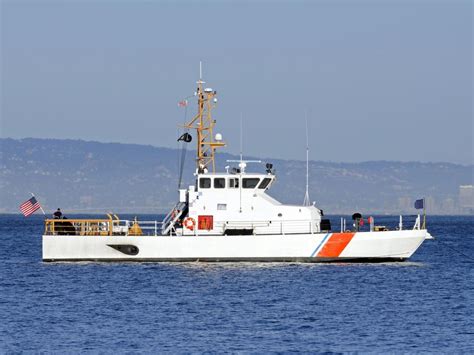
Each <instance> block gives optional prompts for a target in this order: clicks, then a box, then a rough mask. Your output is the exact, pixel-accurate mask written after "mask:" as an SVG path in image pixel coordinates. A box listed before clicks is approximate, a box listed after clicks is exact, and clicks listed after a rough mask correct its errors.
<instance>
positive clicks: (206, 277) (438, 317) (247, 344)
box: [0, 215, 474, 353]
mask: <svg viewBox="0 0 474 355" xmlns="http://www.w3.org/2000/svg"><path fill="white" fill-rule="evenodd" d="M146 218H147V219H149V218H150V217H149V216H147V217H146ZM377 222H378V223H380V222H383V223H385V224H388V225H390V224H391V223H392V224H393V225H395V224H396V223H397V222H398V220H397V217H383V218H382V217H380V218H379V217H378V218H377ZM338 223H339V222H338V219H337V218H333V225H336V226H337V225H338ZM428 226H429V230H430V232H431V233H432V235H433V236H435V237H436V238H437V239H436V240H434V241H425V243H424V244H423V245H422V247H421V248H420V249H419V250H418V251H417V253H416V254H415V255H414V256H413V257H412V259H410V261H406V262H401V263H381V264H370V263H367V264H365V263H358V264H343V263H335V264H298V263H293V264H283V263H267V264H265V263H223V264H218V263H215V264H213V263H175V264H173V263H103V264H101V263H78V264H75V263H57V264H55V263H43V262H42V261H41V233H42V229H43V226H42V216H37V215H35V216H32V217H30V218H23V217H22V216H12V215H0V240H1V248H0V260H1V263H0V352H2V353H4V352H19V351H29V352H61V353H62V352H68V353H70V352H102V353H116V352H120V353H122V352H128V353H139V352H156V351H161V352H179V353H182V352H204V351H208V352H256V353H262V352H265V353H266V352H290V351H291V352H294V351H296V352H297V351H301V352H377V353H379V352H397V353H399V352H462V353H474V311H473V310H474V271H473V265H474V264H473V259H474V218H472V216H471V217H430V218H429V220H428ZM461 253H463V254H465V255H462V254H461Z"/></svg>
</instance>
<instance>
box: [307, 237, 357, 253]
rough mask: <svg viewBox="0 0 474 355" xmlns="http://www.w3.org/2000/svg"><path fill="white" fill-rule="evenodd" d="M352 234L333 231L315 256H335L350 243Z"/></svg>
mask: <svg viewBox="0 0 474 355" xmlns="http://www.w3.org/2000/svg"><path fill="white" fill-rule="evenodd" d="M354 235H355V233H333V234H332V235H331V237H330V238H329V240H328V241H327V242H326V244H325V245H324V247H323V248H322V249H321V250H320V251H319V253H318V255H316V257H318V258H337V257H338V256H339V255H341V253H342V251H343V250H344V249H345V247H347V245H348V244H349V243H350V241H351V240H352V237H354Z"/></svg>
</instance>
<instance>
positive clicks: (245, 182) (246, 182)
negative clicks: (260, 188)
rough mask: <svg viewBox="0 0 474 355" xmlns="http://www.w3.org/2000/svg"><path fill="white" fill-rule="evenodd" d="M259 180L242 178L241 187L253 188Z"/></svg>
mask: <svg viewBox="0 0 474 355" xmlns="http://www.w3.org/2000/svg"><path fill="white" fill-rule="evenodd" d="M259 181H260V179H259V178H245V179H242V187H243V188H244V189H253V188H255V187H256V186H257V185H258V182H259Z"/></svg>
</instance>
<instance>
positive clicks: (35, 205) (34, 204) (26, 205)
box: [20, 196, 41, 217]
mask: <svg viewBox="0 0 474 355" xmlns="http://www.w3.org/2000/svg"><path fill="white" fill-rule="evenodd" d="M40 208H41V205H40V204H39V202H38V201H37V200H36V198H35V197H34V196H33V197H32V198H30V199H29V200H28V201H25V202H23V203H22V204H21V205H20V211H21V213H23V215H24V216H25V217H28V216H30V215H32V214H33V213H35V211H36V210H39V209H40Z"/></svg>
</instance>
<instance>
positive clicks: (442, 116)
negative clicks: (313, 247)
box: [0, 0, 474, 164]
mask: <svg viewBox="0 0 474 355" xmlns="http://www.w3.org/2000/svg"><path fill="white" fill-rule="evenodd" d="M0 6H1V58H0V59H1V77H2V80H1V107H0V115H1V117H0V118H1V125H0V137H4V138H5V137H12V138H25V137H36V138H60V139H63V138H69V139H82V140H86V141H99V142H119V143H136V144H149V145H153V146H160V147H169V148H176V146H177V144H176V138H177V136H178V132H177V129H176V126H177V124H179V123H181V122H182V121H183V118H184V116H183V114H184V110H183V109H182V108H178V107H177V102H178V101H179V100H181V99H182V98H184V97H186V96H188V95H192V93H193V91H194V89H195V81H196V80H197V79H198V75H199V61H200V60H202V61H203V65H204V80H205V81H207V83H208V85H209V86H211V87H212V88H213V89H215V90H217V91H218V99H219V103H218V105H217V108H216V110H215V111H214V118H215V119H216V120H217V131H218V132H221V133H222V134H223V136H224V140H226V141H227V143H228V147H227V148H225V149H224V150H223V152H228V153H231V154H236V153H238V152H239V145H240V144H239V130H240V129H239V126H240V122H239V121H240V115H241V114H242V115H243V128H244V129H243V134H244V142H243V151H244V154H245V155H248V156H259V157H275V158H279V159H297V160H304V158H305V144H306V143H305V111H307V112H308V120H309V128H310V147H311V156H310V159H311V160H320V161H335V162H361V161H372V160H392V161H422V162H430V161H433V162H453V163H461V164H473V163H474V161H473V150H474V149H473V106H472V97H473V86H472V78H473V70H472V59H473V58H472V10H473V8H472V7H473V6H472V3H471V2H470V1H460V0H459V1H434V2H425V1H405V2H398V1H385V2H383V3H374V2H370V1H356V2H346V1H333V2H329V1H316V2H304V1H297V2H266V1H261V2H255V3H254V2H240V3H234V2H230V1H224V2H211V1H210V2H203V3H197V2H176V3H174V2H160V1H146V2H120V3H117V2H108V1H86V2H76V1H65V0H64V1H59V0H57V1H9V0H8V1H2V2H0ZM196 19H201V22H196ZM193 104H194V102H193V101H191V102H190V110H189V114H188V119H189V118H191V112H194V111H193V110H194V106H193ZM281 142H285V144H282V143H281ZM288 142H290V143H288ZM191 144H192V148H194V141H193V143H191Z"/></svg>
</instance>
